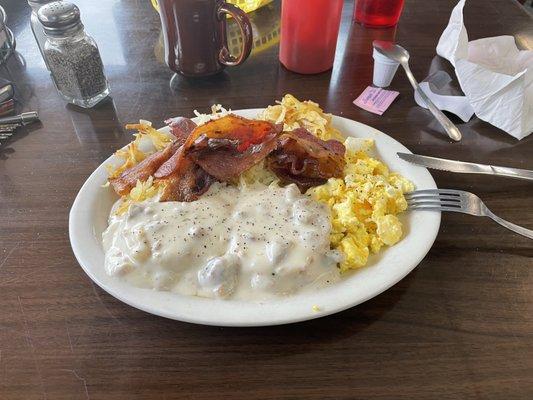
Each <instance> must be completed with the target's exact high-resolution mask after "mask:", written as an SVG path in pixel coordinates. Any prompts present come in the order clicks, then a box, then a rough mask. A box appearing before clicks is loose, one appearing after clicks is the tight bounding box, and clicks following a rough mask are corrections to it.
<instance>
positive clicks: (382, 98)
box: [353, 86, 400, 115]
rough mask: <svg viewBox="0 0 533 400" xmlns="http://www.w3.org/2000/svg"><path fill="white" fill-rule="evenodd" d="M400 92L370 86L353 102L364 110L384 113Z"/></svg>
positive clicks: (379, 113)
mask: <svg viewBox="0 0 533 400" xmlns="http://www.w3.org/2000/svg"><path fill="white" fill-rule="evenodd" d="M399 94H400V92H396V91H394V90H385V89H381V88H378V87H372V86H368V87H367V88H366V89H365V90H364V91H363V93H361V94H360V95H359V97H358V98H357V99H355V100H354V102H353V103H354V104H355V105H356V106H358V107H361V108H362V109H363V110H366V111H370V112H371V113H374V114H378V115H382V114H383V113H384V112H385V111H386V110H387V108H389V106H390V105H391V103H392V102H393V101H394V99H395V98H396V97H398V95H399Z"/></svg>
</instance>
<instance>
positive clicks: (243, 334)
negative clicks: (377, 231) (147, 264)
mask: <svg viewBox="0 0 533 400" xmlns="http://www.w3.org/2000/svg"><path fill="white" fill-rule="evenodd" d="M76 3H77V4H78V5H79V6H80V9H81V11H82V17H83V21H84V23H85V26H86V29H87V31H88V32H89V33H90V34H92V35H93V36H94V37H95V39H96V41H97V42H98V43H99V46H100V49H101V54H102V57H103V60H104V63H105V68H106V72H107V75H108V78H109V81H110V85H111V90H112V97H113V99H112V100H111V101H108V102H106V103H105V104H102V105H100V106H99V107H97V108H95V109H92V110H82V109H79V108H77V107H71V106H65V104H64V103H63V102H62V101H61V100H60V99H59V97H58V95H57V94H56V92H55V91H54V89H53V86H52V82H51V80H50V78H49V76H48V73H47V71H46V69H45V66H44V64H43V61H42V59H41V56H40V54H39V52H38V49H37V47H36V44H35V42H34V40H33V37H32V33H31V31H30V29H29V7H28V6H27V5H26V3H25V2H24V1H21V0H7V1H6V0H3V1H2V4H3V5H4V7H5V8H6V10H7V13H8V16H9V22H8V25H9V26H10V27H11V28H12V29H13V31H14V32H15V35H16V37H17V41H18V50H19V52H20V54H19V56H17V57H12V58H11V59H10V60H9V62H8V63H7V66H5V67H0V76H2V77H4V78H8V79H11V80H12V81H14V82H15V84H16V89H17V92H18V99H19V100H20V102H21V104H22V105H21V107H20V109H21V110H24V111H27V110H38V111H39V113H40V115H41V120H42V124H37V125H32V126H30V127H28V128H27V129H26V130H24V131H21V132H20V133H19V134H18V135H17V136H16V137H15V138H13V139H12V140H10V141H9V142H7V143H5V144H4V146H3V147H1V148H0V309H1V312H0V398H1V399H2V400H12V399H24V400H31V399H54V400H55V399H184V398H194V399H213V398H215V399H240V398H242V399H249V398H254V399H267V398H271V399H301V398H310V399H353V398H361V399H369V398H380V399H385V398H394V399H400V398H402V399H416V398H420V399H428V398H439V399H452V398H458V399H466V398H473V399H500V398H501V399H525V398H532V396H533V352H532V349H533V337H532V331H533V290H532V287H533V274H532V273H531V271H532V270H533V269H532V267H533V262H532V260H533V246H532V242H531V241H530V240H528V239H525V238H523V237H520V236H518V235H515V234H513V233H511V232H510V231H507V230H505V229H503V228H501V227H500V226H498V225H496V224H494V223H492V222H491V221H490V220H487V219H483V218H475V217H470V216H466V215H461V214H445V215H443V218H442V226H441V230H440V233H439V236H438V238H437V240H436V242H435V245H434V246H433V248H432V249H431V251H430V252H429V254H428V255H427V256H426V258H425V259H424V260H423V261H422V263H421V264H420V265H419V267H418V268H417V269H416V270H415V271H413V272H412V273H411V274H410V275H409V276H408V277H406V278H405V279H404V280H402V281H401V282H400V283H398V284H397V285H395V286H394V287H392V288H391V289H390V290H388V291H386V292H385V293H383V294H381V295H379V296H377V297H376V298H374V299H372V300H370V301H367V302H366V303H364V304H361V305H359V306H357V307H354V308H351V309H349V310H347V311H344V312H342V313H339V314H336V315H332V316H329V317H326V318H321V319H318V320H313V321H309V322H305V323H299V324H293V325H287V326H277V327H266V328H253V329H245V328H239V329H236V328H218V327H207V326H197V325H192V324H187V323H181V322H177V321H171V320H167V319H164V318H160V317H156V316H152V315H150V314H147V313H144V312H142V311H139V310H137V309H134V308H131V307H129V306H127V305H125V304H123V303H121V302H120V301H118V300H116V299H115V298H113V297H111V296H110V295H108V294H107V293H106V292H104V291H102V290H101V289H100V288H98V287H97V286H96V285H95V284H93V283H92V282H91V281H90V279H89V278H88V277H87V276H86V275H85V273H84V272H83V271H82V269H81V268H80V267H79V266H78V263H77V262H76V260H75V258H74V255H73V254H72V251H71V248H70V243H69V239H68V227H67V222H68V211H69V208H70V206H71V204H72V202H73V200H74V198H75V196H76V194H77V192H78V190H79V188H80V187H81V185H82V184H83V182H84V181H85V179H86V178H87V177H88V176H89V174H90V173H91V172H92V171H93V170H94V169H95V168H96V167H97V166H98V165H99V164H100V163H101V162H102V161H103V160H105V159H106V158H107V157H108V156H109V155H110V154H111V153H112V152H113V151H114V150H116V149H117V148H118V147H120V146H122V145H124V144H125V143H127V142H128V141H130V140H131V132H127V131H125V130H124V128H123V126H124V124H125V123H128V122H132V121H136V120H138V119H139V118H144V119H148V120H151V121H153V122H154V123H155V124H157V125H159V124H162V121H163V120H164V119H165V118H166V117H169V116H176V115H185V116H190V115H192V110H194V109H198V110H207V109H208V108H209V106H210V105H211V104H213V103H222V104H224V105H225V106H227V107H231V108H233V109H240V108H251V107H263V106H265V105H267V104H271V103H273V102H274V100H276V99H279V98H280V97H281V96H282V95H283V94H285V93H292V94H294V95H295V96H297V97H298V98H301V99H312V100H314V101H317V102H319V103H320V104H321V105H322V106H323V107H324V108H325V109H326V110H327V111H329V112H332V113H334V114H337V115H342V116H344V117H347V118H351V119H354V120H357V121H361V122H363V123H366V124H369V125H371V126H374V127H376V128H377V129H380V130H382V131H384V132H386V133H388V134H389V135H391V136H392V137H394V138H396V139H397V140H399V141H400V142H401V143H403V144H404V145H405V146H407V147H408V148H409V149H411V150H412V151H413V152H416V153H421V154H427V155H432V156H442V157H449V158H455V159H461V160H466V161H473V162H483V163H491V164H496V165H506V166H511V167H518V168H530V169H533V157H532V154H533V135H532V136H530V137H529V138H526V139H524V140H522V141H517V140H515V139H514V138H512V137H510V136H508V135H506V134H505V133H503V132H501V131H499V130H498V129H496V128H494V127H492V126H490V125H488V124H487V123H485V122H483V121H480V120H479V119H477V118H473V119H472V120H471V121H470V122H468V123H461V124H460V125H459V126H460V129H461V131H462V132H463V136H464V139H463V141H462V142H460V143H451V142H449V141H448V140H446V138H445V137H444V136H443V135H442V134H441V133H440V132H439V131H438V127H437V126H436V125H435V122H434V120H433V118H432V116H431V114H430V113H429V112H428V111H426V110H424V109H422V108H420V107H418V106H416V104H415V102H414V100H413V96H412V91H411V89H410V87H409V83H408V81H407V79H406V77H405V76H404V74H403V73H398V74H397V75H396V77H395V79H394V81H393V83H392V86H391V87H392V89H395V90H398V91H399V92H400V96H399V98H398V99H397V100H396V101H395V102H394V104H393V105H392V106H391V108H390V109H389V110H388V111H387V112H386V113H385V114H384V115H383V116H377V115H374V114H370V113H368V112H366V111H363V110H361V109H359V108H357V107H355V106H354V105H353V104H352V101H353V100H354V99H355V98H356V97H357V96H358V95H359V94H360V93H361V92H362V91H363V89H364V88H365V87H366V86H367V85H369V84H370V82H371V77H372V61H371V55H370V49H371V42H372V40H373V39H376V38H385V39H390V38H393V37H394V36H395V38H396V40H397V41H398V42H399V43H401V44H402V45H404V46H405V47H406V48H407V49H409V50H410V52H411V55H412V58H411V59H412V70H413V72H414V74H415V76H417V77H418V78H420V79H422V78H424V77H425V76H427V75H428V73H429V72H430V71H432V70H434V69H435V68H439V65H440V67H442V68H445V69H447V70H448V71H451V70H450V69H449V66H448V65H447V63H446V62H441V60H439V59H438V58H436V57H435V46H436V44H437V41H438V38H439V35H440V33H441V32H442V30H443V29H444V27H445V25H446V23H447V20H448V16H449V14H450V11H451V9H452V8H453V6H454V3H455V1H454V0H407V1H406V7H405V10H404V13H403V16H402V18H401V21H400V24H399V25H398V27H397V29H386V30H370V29H364V28H362V27H361V26H359V25H357V24H354V23H352V20H351V15H352V12H353V1H351V2H350V1H348V2H346V4H345V7H344V12H343V19H342V26H341V32H340V36H339V42H338V47H337V57H336V60H335V65H334V68H333V70H332V71H330V72H326V73H323V74H319V75H311V76H304V75H298V74H294V73H291V72H288V71H287V70H285V69H284V68H283V67H281V66H280V65H279V63H278V60H277V54H278V46H277V43H276V38H277V32H279V4H276V3H274V4H272V5H270V6H269V7H266V8H264V9H261V10H259V11H257V12H255V13H253V14H252V19H253V22H254V24H255V26H256V28H257V32H259V33H260V35H262V36H264V37H266V38H267V39H266V43H262V42H261V43H258V45H259V47H258V48H257V49H256V50H255V51H254V54H253V56H252V57H251V58H250V59H249V60H248V61H247V62H246V63H245V64H244V65H243V66H240V67H235V68H231V69H228V70H227V72H225V73H223V74H222V75H219V76H216V77H213V78H209V79H204V80H198V81H194V80H192V81H191V80H187V79H184V78H181V77H177V78H176V79H174V80H173V82H172V85H170V84H169V81H170V78H171V77H172V74H171V72H170V71H169V70H168V69H167V67H166V66H165V65H164V64H163V63H162V61H161V58H162V56H161V54H162V42H161V36H160V25H159V20H158V15H157V14H156V12H155V11H154V10H153V9H152V8H151V6H150V4H149V1H148V0H142V1H141V0H129V1H120V0H106V1H101V2H98V7H95V6H94V2H91V1H90V0H78V1H76ZM467 3H468V4H467V6H466V10H465V18H466V24H467V26H468V33H469V37H470V39H477V38H481V37H486V36H494V35H504V34H507V35H509V34H510V35H515V37H516V39H517V43H518V44H519V46H521V47H522V48H524V49H527V48H529V49H531V48H533V23H532V18H531V16H529V15H528V14H527V13H526V11H525V10H524V9H522V8H521V7H520V6H519V5H518V3H517V2H514V1H511V0H486V1H480V0H475V1H474V0H471V1H468V2H467ZM269 35H270V36H269ZM269 38H270V39H269ZM457 122H459V121H457ZM432 174H433V176H434V177H435V179H436V181H437V184H438V186H439V187H443V188H456V189H464V190H468V191H473V192H475V193H477V194H478V195H480V197H482V198H483V200H485V201H486V203H487V205H488V206H489V207H490V208H491V209H492V210H493V211H494V212H495V213H496V214H498V215H500V216H502V217H504V218H506V219H509V220H511V221H515V222H518V223H521V224H523V225H524V226H527V227H529V228H533V204H532V201H531V200H532V198H533V186H532V185H531V184H530V183H527V182H523V181H515V180H509V179H502V178H493V177H488V176H466V175H463V176H461V175H454V174H451V173H445V172H437V171H435V172H432ZM354 290H357V288H354Z"/></svg>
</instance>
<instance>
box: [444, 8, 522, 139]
mask: <svg viewBox="0 0 533 400" xmlns="http://www.w3.org/2000/svg"><path fill="white" fill-rule="evenodd" d="M465 2H466V0H460V1H459V3H458V4H457V5H456V6H455V8H454V9H453V11H452V14H451V17H450V22H449V23H448V26H447V27H446V29H445V30H444V32H443V33H442V36H441V37H440V40H439V44H438V45H437V54H438V55H440V56H441V57H444V58H446V59H447V60H448V61H450V62H451V63H452V64H453V65H454V67H455V74H456V75H457V79H458V80H459V84H460V85H461V89H462V90H463V92H464V93H465V95H466V97H467V99H468V101H469V103H470V105H471V106H472V108H473V109H474V111H475V113H476V115H477V116H478V117H479V118H480V119H482V120H484V121H487V122H488V123H490V124H492V125H494V126H496V127H498V128H500V129H502V130H503V131H505V132H507V133H508V134H510V135H512V136H514V137H515V138H517V139H523V138H524V137H526V136H528V135H529V134H530V133H531V132H532V131H533V51H531V50H529V51H524V50H522V51H520V50H518V48H517V47H516V44H515V40H514V37H513V36H496V37H489V38H484V39H479V40H474V41H471V42H469V41H468V34H467V31H466V28H465V25H464V23H463V7H464V5H465Z"/></svg>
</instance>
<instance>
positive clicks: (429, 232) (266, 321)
mask: <svg viewBox="0 0 533 400" xmlns="http://www.w3.org/2000/svg"><path fill="white" fill-rule="evenodd" d="M260 111H261V109H248V110H241V111H234V113H235V114H239V115H242V116H244V117H248V118H254V117H256V116H257V114H258V113H259V112H260ZM333 125H334V126H335V127H336V128H338V129H339V130H340V131H341V132H342V133H343V134H345V135H347V136H348V135H350V136H356V137H363V138H372V139H375V142H376V147H377V153H378V156H379V158H381V159H382V160H383V161H384V162H385V163H386V164H387V165H388V166H389V167H390V169H391V170H392V171H396V172H399V173H401V174H402V175H403V176H405V177H407V178H408V179H410V180H411V181H412V182H413V183H414V184H415V185H416V187H417V188H418V189H435V188H436V185H435V181H434V180H433V178H432V177H431V175H430V174H429V172H428V170H427V169H426V168H422V167H418V166H414V165H412V164H409V163H407V162H405V161H403V160H401V159H399V158H398V157H397V156H396V152H399V151H400V152H404V153H410V151H409V150H408V149H406V148H405V147H404V146H403V145H402V144H400V143H399V142H397V141H396V140H394V139H393V138H391V137H390V136H387V135H386V134H384V133H382V132H380V131H378V130H376V129H374V128H371V127H369V126H367V125H363V124H361V123H358V122H355V121H351V120H349V119H346V118H341V117H336V116H335V117H333ZM114 162H117V160H116V159H115V157H114V156H111V157H110V158H109V159H107V160H106V161H105V162H104V163H103V164H102V165H100V166H99V167H98V168H97V169H96V171H94V172H93V173H92V174H91V176H90V177H89V179H87V181H86V182H85V183H84V185H83V186H82V188H81V189H80V192H79V193H78V196H77V197H76V200H75V201H74V204H73V205H72V209H71V210H70V219H69V235H70V243H71V245H72V249H73V251H74V254H75V255H76V258H77V260H78V262H79V263H80V265H81V267H82V268H83V269H84V271H85V272H86V273H87V275H89V277H90V278H91V279H92V280H93V281H94V282H95V283H96V284H98V286H100V287H101V288H102V289H104V290H105V291H106V292H108V293H109V294H111V295H112V296H114V297H116V298H117V299H119V300H121V301H123V302H125V303H127V304H129V305H131V306H133V307H136V308H139V309H141V310H144V311H146V312H149V313H152V314H156V315H160V316H163V317H167V318H172V319H176V320H179V321H186V322H193V323H198V324H206V325H219V326H261V325H278V324H286V323H291V322H297V321H304V320H308V319H312V318H317V317H321V316H324V315H328V314H332V313H335V312H339V311H342V310H345V309H347V308H350V307H353V306H355V305H357V304H360V303H362V302H364V301H366V300H368V299H371V298H372V297H374V296H377V295H378V294H380V293H381V292H383V291H384V290H386V289H388V288H390V287H391V286H392V285H394V284H395V283H397V282H398V281H400V280H401V279H402V278H403V277H404V276H406V275H407V274H408V273H409V272H411V271H412V270H413V269H414V268H415V267H416V266H417V265H418V263H420V261H422V259H423V258H424V256H425V255H426V254H427V252H428V251H429V249H430V248H431V246H432V245H433V242H434V240H435V238H436V236H437V233H438V231H439V226H440V213H432V212H418V213H409V212H408V213H404V215H403V217H402V218H403V219H402V221H403V222H404V230H405V237H404V238H403V239H402V240H401V241H400V242H399V243H398V244H396V245H394V246H392V247H390V248H385V249H384V251H382V252H381V253H380V254H379V255H377V256H371V258H370V260H369V264H368V266H367V267H365V268H363V269H361V270H359V271H357V272H355V273H353V274H350V275H348V276H346V278H345V279H343V280H342V281H341V282H339V283H338V284H336V285H334V286H332V287H329V288H326V289H322V290H320V291H317V292H315V293H302V294H296V295H294V296H291V297H286V298H283V299H280V300H276V301H268V302H263V303H248V302H243V301H235V300H213V299H207V298H200V297H195V296H184V295H179V294H175V293H169V292H158V291H154V290H149V289H140V288H136V287H132V286H130V285H127V284H126V283H124V282H121V281H120V280H119V279H117V278H116V277H111V276H108V275H107V274H106V272H105V270H104V251H103V248H102V240H101V237H102V232H103V231H104V230H105V228H106V227H107V218H108V215H109V211H110V209H111V205H112V204H113V203H114V202H115V201H116V200H117V196H116V194H115V193H114V192H113V190H112V189H111V188H109V187H108V188H102V185H103V184H104V183H105V182H106V179H107V171H106V169H105V165H106V164H108V163H114ZM315 305H316V306H318V308H319V311H314V310H313V306H315ZM315 309H316V307H315Z"/></svg>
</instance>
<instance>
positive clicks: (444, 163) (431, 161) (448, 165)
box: [396, 153, 533, 181]
mask: <svg viewBox="0 0 533 400" xmlns="http://www.w3.org/2000/svg"><path fill="white" fill-rule="evenodd" d="M396 154H398V157H400V158H401V159H402V160H405V161H409V162H410V163H413V164H417V165H421V166H423V167H426V168H433V169H440V170H442V171H450V172H458V173H460V174H487V175H497V176H506V177H509V178H517V179H525V180H527V181H533V171H531V170H528V169H519V168H508V167H498V166H495V165H487V164H475V163H469V162H464V161H454V160H446V159H444V158H437V157H428V156H421V155H418V154H407V153H396Z"/></svg>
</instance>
